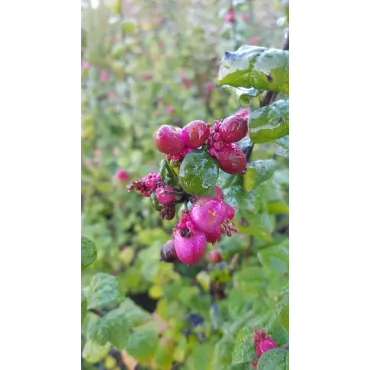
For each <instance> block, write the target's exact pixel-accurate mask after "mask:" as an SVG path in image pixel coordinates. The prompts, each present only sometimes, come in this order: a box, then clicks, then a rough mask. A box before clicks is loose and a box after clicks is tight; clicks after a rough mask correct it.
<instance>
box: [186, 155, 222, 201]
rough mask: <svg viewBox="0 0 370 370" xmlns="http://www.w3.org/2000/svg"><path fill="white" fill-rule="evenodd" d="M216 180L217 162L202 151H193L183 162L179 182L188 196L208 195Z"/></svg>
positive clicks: (211, 191)
mask: <svg viewBox="0 0 370 370" xmlns="http://www.w3.org/2000/svg"><path fill="white" fill-rule="evenodd" d="M217 178H218V165H217V161H216V160H215V159H214V158H212V157H211V156H210V155H209V154H208V152H207V151H206V150H204V149H198V150H194V151H193V152H191V153H189V154H188V155H187V156H186V157H185V158H184V160H183V162H182V163H181V166H180V170H179V181H180V185H181V186H182V187H183V189H184V191H185V192H186V193H188V194H192V195H194V194H197V195H210V194H212V193H213V185H215V184H216V181H217Z"/></svg>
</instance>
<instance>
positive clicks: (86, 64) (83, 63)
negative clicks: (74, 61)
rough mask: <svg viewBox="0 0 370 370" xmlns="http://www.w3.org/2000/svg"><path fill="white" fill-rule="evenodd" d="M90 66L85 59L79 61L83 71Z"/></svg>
mask: <svg viewBox="0 0 370 370" xmlns="http://www.w3.org/2000/svg"><path fill="white" fill-rule="evenodd" d="M89 68H90V64H89V62H86V60H83V61H82V62H81V69H83V70H84V71H86V70H88V69H89Z"/></svg>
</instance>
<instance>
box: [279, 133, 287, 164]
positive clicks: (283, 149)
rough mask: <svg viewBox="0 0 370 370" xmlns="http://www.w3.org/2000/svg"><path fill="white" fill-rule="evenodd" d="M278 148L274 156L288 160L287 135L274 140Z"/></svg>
mask: <svg viewBox="0 0 370 370" xmlns="http://www.w3.org/2000/svg"><path fill="white" fill-rule="evenodd" d="M276 144H278V145H279V146H278V147H277V149H276V155H278V156H279V157H283V158H289V135H286V136H283V137H282V138H280V139H277V140H276Z"/></svg>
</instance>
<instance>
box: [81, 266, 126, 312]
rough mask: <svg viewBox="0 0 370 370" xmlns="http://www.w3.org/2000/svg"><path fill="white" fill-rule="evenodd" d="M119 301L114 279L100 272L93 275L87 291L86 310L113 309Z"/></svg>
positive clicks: (116, 283) (116, 284)
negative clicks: (87, 301) (87, 302)
mask: <svg viewBox="0 0 370 370" xmlns="http://www.w3.org/2000/svg"><path fill="white" fill-rule="evenodd" d="M119 301H120V297H119V290H118V282H117V280H116V278H115V277H114V276H112V275H109V274H104V273H101V272H100V273H97V274H96V275H94V277H93V279H92V281H91V286H90V290H89V304H88V308H89V309H91V308H95V309H101V308H105V309H113V308H116V307H117V306H118V305H119Z"/></svg>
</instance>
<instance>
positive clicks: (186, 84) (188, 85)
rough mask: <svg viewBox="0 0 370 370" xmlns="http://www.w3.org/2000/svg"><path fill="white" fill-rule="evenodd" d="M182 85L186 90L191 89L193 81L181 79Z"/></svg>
mask: <svg viewBox="0 0 370 370" xmlns="http://www.w3.org/2000/svg"><path fill="white" fill-rule="evenodd" d="M181 83H182V85H183V86H184V87H185V88H186V89H190V88H191V81H189V80H188V79H187V78H186V77H182V78H181Z"/></svg>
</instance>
